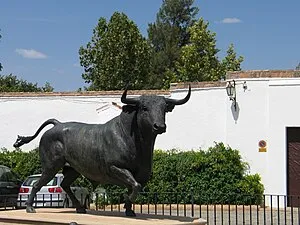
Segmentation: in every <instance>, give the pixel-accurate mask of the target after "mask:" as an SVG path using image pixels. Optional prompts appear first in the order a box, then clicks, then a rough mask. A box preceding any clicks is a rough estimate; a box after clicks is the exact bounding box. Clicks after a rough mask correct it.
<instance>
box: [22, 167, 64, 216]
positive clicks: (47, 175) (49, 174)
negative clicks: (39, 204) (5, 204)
mask: <svg viewBox="0 0 300 225" xmlns="http://www.w3.org/2000/svg"><path fill="white" fill-rule="evenodd" d="M57 171H58V170H57ZM57 171H56V170H47V171H46V172H43V173H42V175H41V177H40V179H39V180H38V181H37V182H36V183H34V184H33V187H32V190H31V193H30V195H29V198H28V200H27V202H26V212H28V213H35V209H34V208H33V201H34V197H35V195H36V193H37V192H38V191H39V190H40V189H41V188H42V187H43V186H44V185H46V184H47V183H48V182H49V181H50V180H51V179H52V178H53V177H54V176H55V174H56V172H57Z"/></svg>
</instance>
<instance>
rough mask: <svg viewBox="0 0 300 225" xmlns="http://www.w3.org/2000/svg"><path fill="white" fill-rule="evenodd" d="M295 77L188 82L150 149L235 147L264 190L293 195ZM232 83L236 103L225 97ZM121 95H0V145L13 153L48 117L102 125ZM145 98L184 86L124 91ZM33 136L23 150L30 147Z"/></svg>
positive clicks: (299, 154)
mask: <svg viewBox="0 0 300 225" xmlns="http://www.w3.org/2000/svg"><path fill="white" fill-rule="evenodd" d="M298 76H299V74H298V71H293V70H288V71H279V70H277V71H269V70H266V71H242V72H234V73H230V74H228V76H227V80H226V81H222V82H200V83H192V95H191V99H190V101H189V102H188V103H186V104H185V105H182V106H177V107H175V109H174V110H173V112H171V113H168V115H167V118H166V120H167V121H166V123H167V133H165V134H163V135H160V136H158V138H157V141H156V145H155V148H159V149H165V150H167V149H171V148H178V149H181V150H190V149H199V148H201V149H206V148H208V147H211V146H213V145H214V142H224V143H225V144H228V145H230V146H231V147H232V148H235V149H238V150H240V152H241V155H242V157H243V159H244V160H245V161H247V162H248V163H249V165H250V173H259V174H260V175H261V177H262V182H263V184H264V186H265V193H268V194H280V195H287V194H288V195H291V194H293V195H300V179H299V178H298V176H299V172H300V106H299V104H298V102H297V99H298V98H299V97H300V78H299V77H298ZM233 80H234V83H235V90H236V101H233V100H230V99H229V97H228V95H227V92H226V86H227V85H228V83H229V82H230V83H231V84H232V85H233ZM121 93H122V91H116V92H83V93H0V118H1V120H0V147H5V148H7V149H12V148H13V147H12V144H13V143H14V141H15V140H16V136H17V134H20V135H25V136H27V135H33V134H34V132H35V131H36V130H37V128H38V127H39V126H40V125H41V124H42V122H44V121H45V120H47V119H49V118H56V119H58V120H60V121H62V122H64V121H80V122H86V123H104V122H106V121H107V120H109V119H111V118H113V117H115V116H117V115H119V114H120V112H121V109H120V107H119V106H121V105H122V104H121V102H120V96H121ZM145 93H146V94H159V95H164V96H165V97H171V98H183V97H184V96H185V95H186V93H187V84H173V85H172V86H171V89H170V90H169V91H151V92H149V91H132V92H129V94H130V95H140V94H145ZM235 106H236V107H235ZM50 127H51V126H49V128H50ZM45 130H46V129H45ZM40 136H41V135H39V137H38V138H36V139H35V140H34V141H32V142H31V143H30V144H27V145H24V147H22V149H23V150H24V151H27V150H31V149H33V148H35V147H37V146H38V141H39V138H40Z"/></svg>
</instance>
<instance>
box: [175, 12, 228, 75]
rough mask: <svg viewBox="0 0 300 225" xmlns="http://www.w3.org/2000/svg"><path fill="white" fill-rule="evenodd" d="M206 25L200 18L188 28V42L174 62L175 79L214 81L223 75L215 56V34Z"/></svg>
mask: <svg viewBox="0 0 300 225" xmlns="http://www.w3.org/2000/svg"><path fill="white" fill-rule="evenodd" d="M208 25H209V24H208V22H205V21H204V20H203V18H200V19H199V20H198V21H197V22H196V23H195V24H194V25H193V26H191V27H190V28H189V32H190V44H188V45H186V46H183V47H182V53H181V57H180V59H179V60H178V62H177V64H176V68H177V70H178V72H179V73H178V76H177V81H215V80H219V79H220V78H221V76H223V75H224V74H223V70H222V67H221V64H220V62H219V60H218V57H217V53H218V52H219V50H218V49H217V48H216V38H215V36H216V34H215V33H214V32H211V31H210V30H208Z"/></svg>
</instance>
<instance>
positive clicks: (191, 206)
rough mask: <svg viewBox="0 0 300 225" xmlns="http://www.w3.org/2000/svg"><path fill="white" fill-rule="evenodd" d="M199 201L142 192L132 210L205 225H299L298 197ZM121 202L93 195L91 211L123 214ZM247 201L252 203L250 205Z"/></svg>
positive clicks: (114, 196)
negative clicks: (203, 220)
mask: <svg viewBox="0 0 300 225" xmlns="http://www.w3.org/2000/svg"><path fill="white" fill-rule="evenodd" d="M200 197H201V196H200ZM243 197H244V201H243ZM203 199H204V198H203ZM249 199H251V200H249ZM256 199H259V200H257V201H256ZM201 200H202V199H201V198H199V195H198V196H197V195H194V194H193V193H190V192H189V193H174V192H165V193H147V192H142V193H140V195H139V197H138V198H137V201H136V203H135V204H134V205H133V209H134V211H135V212H136V213H142V214H154V215H170V216H183V217H194V218H202V219H205V220H206V221H207V224H214V225H225V224H226V225H227V224H235V225H240V224H245V225H252V224H262V225H273V224H274V225H275V224H276V225H280V224H282V225H287V224H291V225H293V224H300V220H299V218H300V196H285V195H261V196H249V195H248V196H246V195H245V196H236V200H235V201H232V202H230V203H217V202H213V200H214V199H213V198H212V199H211V200H209V199H207V198H205V201H201ZM123 201H124V196H123V194H121V193H110V194H107V193H102V194H96V200H95V209H96V210H103V211H123V205H122V202H123ZM251 201H254V202H255V203H254V204H252V203H251ZM243 202H244V203H243Z"/></svg>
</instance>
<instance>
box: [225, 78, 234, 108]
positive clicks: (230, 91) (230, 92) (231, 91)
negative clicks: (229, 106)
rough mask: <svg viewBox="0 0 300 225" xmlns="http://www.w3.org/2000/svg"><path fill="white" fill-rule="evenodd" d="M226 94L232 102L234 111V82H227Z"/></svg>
mask: <svg viewBox="0 0 300 225" xmlns="http://www.w3.org/2000/svg"><path fill="white" fill-rule="evenodd" d="M226 92H227V95H228V97H229V99H230V100H231V101H233V106H234V110H235V111H236V91H235V81H234V80H233V81H228V83H227V86H226Z"/></svg>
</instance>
